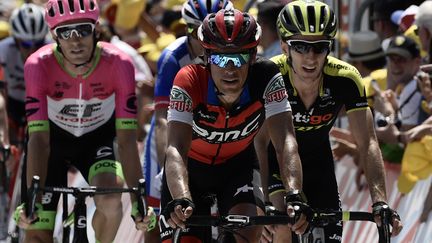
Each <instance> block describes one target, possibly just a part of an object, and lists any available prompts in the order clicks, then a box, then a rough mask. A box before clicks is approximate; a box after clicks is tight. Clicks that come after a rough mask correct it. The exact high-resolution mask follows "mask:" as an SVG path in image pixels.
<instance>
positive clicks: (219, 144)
mask: <svg viewBox="0 0 432 243" xmlns="http://www.w3.org/2000/svg"><path fill="white" fill-rule="evenodd" d="M249 70H250V71H249V75H248V77H247V81H246V84H245V87H244V89H243V92H242V94H241V96H240V99H239V101H238V103H237V104H235V105H234V106H233V107H232V108H231V110H226V109H225V108H224V107H223V106H222V105H221V104H220V102H219V100H218V97H217V95H216V88H215V85H214V81H213V80H212V78H211V76H210V73H209V72H208V70H207V69H206V68H205V67H204V66H201V65H197V64H195V65H189V66H186V67H184V68H182V69H181V70H180V71H179V73H178V74H177V76H176V78H175V80H174V86H173V89H172V91H171V97H170V105H169V110H168V121H180V122H184V123H187V124H190V125H191V126H192V127H193V138H192V144H191V149H190V151H189V155H188V156H189V157H191V158H193V159H195V160H198V161H201V162H203V163H206V164H220V163H224V162H225V161H227V160H229V159H230V158H232V157H234V156H235V155H237V154H240V153H241V152H243V151H245V150H246V148H247V147H248V146H249V145H250V144H251V143H252V141H253V138H254V137H255V135H256V133H257V132H258V130H259V128H260V127H261V126H262V124H263V122H264V120H265V119H266V118H267V117H270V116H272V115H275V114H278V113H281V112H287V111H291V107H290V105H289V103H288V100H287V93H286V90H285V86H284V82H283V79H282V76H281V74H280V72H279V70H278V68H277V66H276V65H274V64H273V63H272V62H270V61H268V60H258V61H257V62H256V63H255V64H252V65H251V66H250V68H249Z"/></svg>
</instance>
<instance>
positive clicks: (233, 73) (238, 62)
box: [209, 51, 252, 95]
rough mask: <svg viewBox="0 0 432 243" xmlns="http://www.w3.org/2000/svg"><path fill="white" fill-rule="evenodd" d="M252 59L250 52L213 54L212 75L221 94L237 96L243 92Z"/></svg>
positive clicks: (210, 61) (210, 58) (210, 59)
mask: <svg viewBox="0 0 432 243" xmlns="http://www.w3.org/2000/svg"><path fill="white" fill-rule="evenodd" d="M251 58H252V56H251V54H250V53H248V52H238V51H237V52H230V53H228V52H224V53H220V52H212V53H211V55H210V57H209V63H210V70H211V75H212V78H213V80H214V82H215V84H216V87H217V88H218V89H219V91H220V92H222V93H223V94H225V95H236V94H239V93H240V92H241V91H242V89H243V85H244V84H245V82H246V78H247V75H248V71H249V63H250V59H251Z"/></svg>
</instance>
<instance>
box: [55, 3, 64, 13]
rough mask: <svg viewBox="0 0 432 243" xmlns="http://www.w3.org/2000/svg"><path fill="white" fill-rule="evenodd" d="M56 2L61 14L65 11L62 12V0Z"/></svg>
mask: <svg viewBox="0 0 432 243" xmlns="http://www.w3.org/2000/svg"><path fill="white" fill-rule="evenodd" d="M57 4H58V6H59V12H60V15H63V14H64V13H65V12H64V9H63V3H62V1H57Z"/></svg>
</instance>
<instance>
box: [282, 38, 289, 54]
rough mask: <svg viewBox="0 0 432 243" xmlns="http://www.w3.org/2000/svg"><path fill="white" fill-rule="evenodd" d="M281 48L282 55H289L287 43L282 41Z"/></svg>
mask: <svg viewBox="0 0 432 243" xmlns="http://www.w3.org/2000/svg"><path fill="white" fill-rule="evenodd" d="M280 46H281V49H282V53H284V54H285V55H288V51H289V46H288V44H287V43H286V42H285V41H282V40H281V41H280Z"/></svg>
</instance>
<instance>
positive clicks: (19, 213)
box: [14, 203, 42, 229]
mask: <svg viewBox="0 0 432 243" xmlns="http://www.w3.org/2000/svg"><path fill="white" fill-rule="evenodd" d="M40 210H42V205H41V204H40V203H36V211H35V213H34V214H33V218H28V217H27V216H26V214H25V203H22V204H21V205H19V206H18V207H17V208H16V209H15V212H14V220H15V222H16V224H17V225H18V226H19V227H20V228H22V229H28V228H29V227H30V225H31V224H32V223H34V222H36V221H37V219H38V217H37V214H38V211H40Z"/></svg>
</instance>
